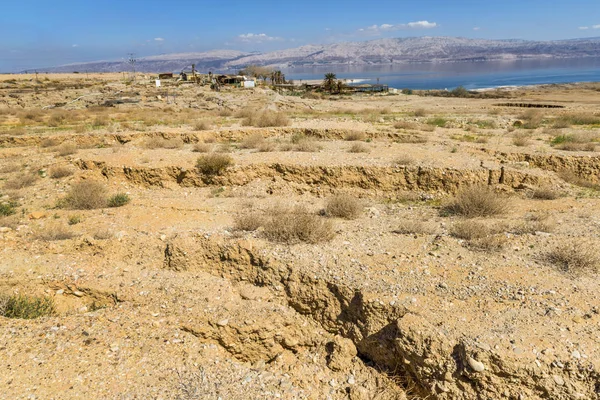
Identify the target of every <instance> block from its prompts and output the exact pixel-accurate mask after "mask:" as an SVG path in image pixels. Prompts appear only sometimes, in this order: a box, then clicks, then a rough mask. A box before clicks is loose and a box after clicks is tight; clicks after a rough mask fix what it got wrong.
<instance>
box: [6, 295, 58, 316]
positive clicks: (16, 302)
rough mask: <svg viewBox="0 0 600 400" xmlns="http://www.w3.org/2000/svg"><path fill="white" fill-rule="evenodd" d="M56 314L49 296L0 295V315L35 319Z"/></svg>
mask: <svg viewBox="0 0 600 400" xmlns="http://www.w3.org/2000/svg"><path fill="white" fill-rule="evenodd" d="M55 314H56V307H55V305H54V300H53V299H52V298H51V297H45V296H44V297H36V296H25V295H21V294H19V295H6V294H3V295H0V315H1V316H3V317H5V318H19V319H35V318H40V317H48V316H52V315H55Z"/></svg>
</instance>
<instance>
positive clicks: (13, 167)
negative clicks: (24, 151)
mask: <svg viewBox="0 0 600 400" xmlns="http://www.w3.org/2000/svg"><path fill="white" fill-rule="evenodd" d="M20 169H21V166H20V165H19V164H8V165H5V166H4V167H2V168H0V174H10V173H11V172H17V171H19V170H20Z"/></svg>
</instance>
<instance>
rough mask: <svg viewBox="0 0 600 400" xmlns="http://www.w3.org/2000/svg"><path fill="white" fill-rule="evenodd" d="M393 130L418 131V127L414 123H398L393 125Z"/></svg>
mask: <svg viewBox="0 0 600 400" xmlns="http://www.w3.org/2000/svg"><path fill="white" fill-rule="evenodd" d="M394 128H396V129H413V130H414V129H418V128H419V125H418V124H416V123H414V122H410V121H398V122H396V123H394Z"/></svg>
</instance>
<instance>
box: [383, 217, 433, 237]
mask: <svg viewBox="0 0 600 400" xmlns="http://www.w3.org/2000/svg"><path fill="white" fill-rule="evenodd" d="M392 232H393V233H397V234H400V235H431V234H433V233H434V229H433V227H432V226H431V225H430V224H426V223H424V222H423V221H419V220H414V219H405V220H403V221H400V223H399V224H398V225H397V227H396V229H394V230H393V231H392Z"/></svg>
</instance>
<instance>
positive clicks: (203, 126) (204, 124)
mask: <svg viewBox="0 0 600 400" xmlns="http://www.w3.org/2000/svg"><path fill="white" fill-rule="evenodd" d="M210 128H212V126H211V124H210V122H208V121H207V120H204V119H202V120H200V121H196V123H195V124H194V130H195V131H206V130H209V129H210Z"/></svg>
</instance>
